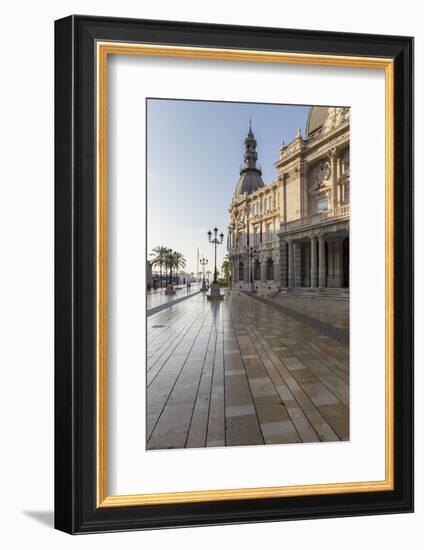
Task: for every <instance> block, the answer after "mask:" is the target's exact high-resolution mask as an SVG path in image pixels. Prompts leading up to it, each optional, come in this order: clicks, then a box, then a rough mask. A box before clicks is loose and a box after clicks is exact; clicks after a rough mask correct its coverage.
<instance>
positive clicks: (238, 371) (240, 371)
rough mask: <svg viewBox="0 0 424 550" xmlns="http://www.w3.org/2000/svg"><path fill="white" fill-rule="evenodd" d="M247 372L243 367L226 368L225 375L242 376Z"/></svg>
mask: <svg viewBox="0 0 424 550" xmlns="http://www.w3.org/2000/svg"><path fill="white" fill-rule="evenodd" d="M243 374H246V373H245V371H244V370H243V369H234V370H226V371H225V376H241V375H243Z"/></svg>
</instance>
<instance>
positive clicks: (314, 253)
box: [311, 235, 318, 288]
mask: <svg viewBox="0 0 424 550" xmlns="http://www.w3.org/2000/svg"><path fill="white" fill-rule="evenodd" d="M317 268H318V266H317V238H316V236H315V235H311V287H312V288H316V287H317V286H318V269H317Z"/></svg>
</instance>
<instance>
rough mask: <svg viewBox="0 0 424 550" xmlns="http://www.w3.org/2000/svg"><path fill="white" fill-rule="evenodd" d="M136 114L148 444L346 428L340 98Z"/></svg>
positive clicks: (298, 438) (345, 228)
mask: <svg viewBox="0 0 424 550" xmlns="http://www.w3.org/2000/svg"><path fill="white" fill-rule="evenodd" d="M146 114H147V116H146V120H147V128H146V147H147V173H146V177H147V191H146V197H147V257H146V319H147V320H146V323H147V329H146V332H147V363H146V448H147V450H152V451H153V450H161V449H162V450H164V449H184V448H197V449H199V448H206V447H222V448H224V447H228V446H246V445H284V444H289V443H291V444H302V443H320V442H344V441H348V440H349V418H350V417H349V220H350V209H349V203H350V200H349V197H350V171H349V149H350V148H349V143H350V141H349V136H350V131H349V120H350V109H349V107H344V106H308V105H306V106H305V105H283V104H259V103H237V102H219V101H204V100H201V101H200V100H191V99H190V100H188V99H187V100H180V99H160V98H149V99H147V100H146ZM141 183H143V182H141ZM223 452H225V450H223Z"/></svg>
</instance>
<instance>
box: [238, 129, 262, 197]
mask: <svg viewBox="0 0 424 550" xmlns="http://www.w3.org/2000/svg"><path fill="white" fill-rule="evenodd" d="M244 146H245V153H244V163H243V164H242V165H241V167H240V178H239V180H238V183H237V186H236V190H235V192H234V196H235V197H238V196H240V195H243V194H244V193H247V194H249V193H253V191H256V190H257V189H259V188H260V187H263V186H264V182H263V181H262V177H261V176H262V170H261V167H260V165H259V164H257V163H256V161H257V158H258V154H257V152H256V139H255V136H254V135H253V132H252V127H251V125H250V124H249V133H248V134H247V136H246V139H245V140H244Z"/></svg>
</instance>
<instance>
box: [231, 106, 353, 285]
mask: <svg viewBox="0 0 424 550" xmlns="http://www.w3.org/2000/svg"><path fill="white" fill-rule="evenodd" d="M245 149H246V150H245V155H244V163H243V164H242V166H241V168H240V179H239V181H238V183H237V186H236V190H235V192H234V195H233V199H232V202H231V205H230V208H229V213H230V224H229V228H228V235H229V239H228V252H229V258H230V260H231V263H232V288H234V289H239V290H245V291H249V292H250V291H254V292H258V293H260V294H268V293H272V292H276V291H277V290H280V289H293V288H296V287H302V288H309V289H316V291H317V292H318V290H322V289H325V288H330V287H331V288H333V289H336V288H337V289H342V288H349V179H350V178H349V109H348V108H339V107H329V108H327V107H312V108H311V109H310V111H309V114H308V119H307V123H306V133H305V138H303V137H302V133H301V130H300V129H299V130H298V133H297V136H296V137H295V139H294V140H293V141H292V142H291V143H289V144H288V145H285V144H284V143H283V144H282V145H281V147H280V156H279V159H278V160H277V162H276V163H275V167H276V168H277V170H278V176H277V179H276V180H275V181H273V182H272V183H270V184H268V185H264V183H263V181H262V177H261V176H262V170H261V167H260V165H259V164H258V163H257V153H256V140H255V137H254V135H253V132H252V130H251V128H249V133H248V135H247V137H246V139H245Z"/></svg>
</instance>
